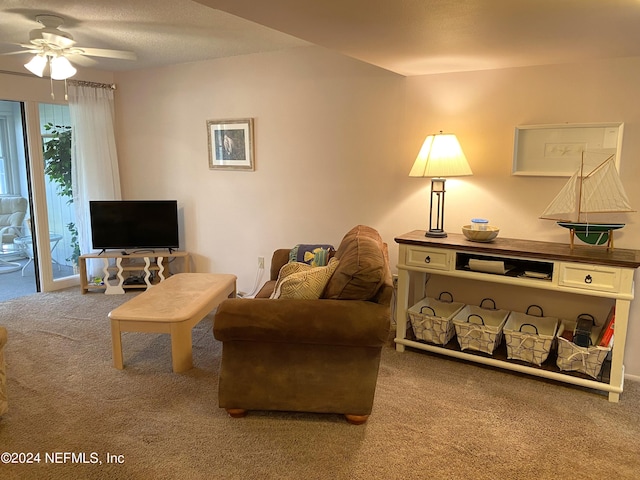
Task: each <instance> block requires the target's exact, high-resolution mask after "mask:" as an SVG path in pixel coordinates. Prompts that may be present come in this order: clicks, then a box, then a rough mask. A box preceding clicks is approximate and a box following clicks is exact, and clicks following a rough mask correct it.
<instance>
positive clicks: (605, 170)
mask: <svg viewBox="0 0 640 480" xmlns="http://www.w3.org/2000/svg"><path fill="white" fill-rule="evenodd" d="M580 211H581V212H584V213H605V212H633V209H632V208H631V204H630V203H629V198H628V197H627V193H626V192H625V191H624V187H623V186H622V182H621V181H620V177H619V176H618V171H617V170H616V166H615V165H614V163H613V157H610V160H607V161H605V162H604V163H603V164H602V165H600V166H599V167H598V168H597V169H596V170H594V171H593V172H592V173H591V174H590V175H589V176H588V177H586V178H585V179H584V180H583V182H582V203H581V205H580Z"/></svg>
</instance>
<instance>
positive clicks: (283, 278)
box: [270, 258, 340, 300]
mask: <svg viewBox="0 0 640 480" xmlns="http://www.w3.org/2000/svg"><path fill="white" fill-rule="evenodd" d="M339 263H340V262H339V261H338V260H336V259H335V258H332V259H331V260H329V263H328V264H327V265H326V266H324V267H312V266H311V265H307V264H306V263H300V262H292V263H287V264H286V265H284V266H283V267H282V268H281V269H280V274H279V275H278V281H277V282H276V286H275V288H274V290H273V293H272V294H271V297H270V298H301V299H308V300H315V299H318V298H320V295H322V292H323V291H324V287H326V285H327V282H328V281H329V279H330V278H331V275H333V272H334V271H335V269H336V267H337V266H338V264H339Z"/></svg>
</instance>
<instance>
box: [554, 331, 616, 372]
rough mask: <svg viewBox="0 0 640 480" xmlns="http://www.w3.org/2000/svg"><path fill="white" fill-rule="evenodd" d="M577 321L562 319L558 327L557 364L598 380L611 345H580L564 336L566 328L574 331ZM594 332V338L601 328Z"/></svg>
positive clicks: (563, 368) (564, 368)
mask: <svg viewBox="0 0 640 480" xmlns="http://www.w3.org/2000/svg"><path fill="white" fill-rule="evenodd" d="M575 328H576V322H574V321H572V320H562V321H561V322H560V327H559V328H558V335H557V336H558V359H557V360H556V365H557V366H558V368H559V369H560V370H566V371H573V372H580V373H586V374H587V375H589V376H590V377H593V378H595V379H596V380H597V379H598V377H599V376H600V370H602V364H603V363H604V361H605V359H606V358H607V355H609V352H610V351H611V347H600V346H596V345H594V346H591V347H580V346H579V345H576V344H575V343H573V342H571V341H569V340H567V339H566V338H564V337H562V334H563V333H564V331H565V330H569V331H573V330H574V329H575ZM601 328H602V327H600V328H597V329H596V330H597V331H594V332H592V338H598V335H599V330H600V329H601Z"/></svg>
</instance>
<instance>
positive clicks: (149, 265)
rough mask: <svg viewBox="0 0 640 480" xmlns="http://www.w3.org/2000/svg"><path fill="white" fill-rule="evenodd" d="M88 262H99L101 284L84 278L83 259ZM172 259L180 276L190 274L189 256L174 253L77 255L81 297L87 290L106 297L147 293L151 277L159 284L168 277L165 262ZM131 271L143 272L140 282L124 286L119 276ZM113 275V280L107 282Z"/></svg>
mask: <svg viewBox="0 0 640 480" xmlns="http://www.w3.org/2000/svg"><path fill="white" fill-rule="evenodd" d="M91 258H96V259H101V260H102V263H103V269H102V272H103V278H102V283H95V282H90V281H89V279H88V278H87V259H91ZM176 258H178V259H181V263H182V271H183V272H185V273H188V272H190V271H191V265H190V256H189V253H188V252H180V251H177V250H169V251H164V252H160V251H158V252H141V253H127V252H121V251H114V252H109V251H106V250H102V251H101V252H99V253H87V254H84V255H80V257H78V269H79V274H80V289H81V291H82V293H83V294H84V293H87V292H88V291H89V290H104V293H105V294H107V295H114V294H122V293H124V291H125V289H133V288H138V289H140V288H144V289H148V288H149V287H151V286H153V283H152V280H151V279H152V277H153V278H157V281H158V282H162V281H163V280H165V278H166V277H168V276H170V275H171V273H170V272H169V269H168V266H169V259H176ZM123 260H125V261H123ZM131 271H141V272H144V282H142V283H127V282H126V278H125V277H124V275H123V274H124V272H131ZM152 272H153V274H152ZM114 273H115V279H112V280H110V278H111V277H112V274H114Z"/></svg>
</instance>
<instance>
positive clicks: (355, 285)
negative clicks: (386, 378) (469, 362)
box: [214, 225, 392, 424]
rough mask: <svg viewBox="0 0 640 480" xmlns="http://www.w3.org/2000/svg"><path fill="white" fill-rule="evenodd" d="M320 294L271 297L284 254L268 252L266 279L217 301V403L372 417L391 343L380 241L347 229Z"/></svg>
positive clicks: (239, 412)
mask: <svg viewBox="0 0 640 480" xmlns="http://www.w3.org/2000/svg"><path fill="white" fill-rule="evenodd" d="M334 258H335V259H337V261H338V262H337V267H335V271H334V272H333V275H332V276H331V278H330V279H329V281H328V283H327V284H326V286H325V288H324V290H323V292H322V295H321V297H322V298H319V299H318V298H315V299H308V298H277V299H273V298H269V297H270V296H271V294H272V292H273V291H274V287H275V285H276V282H277V280H278V274H279V272H280V270H281V267H282V266H283V265H285V264H286V263H287V262H288V260H289V250H276V251H275V252H274V254H273V258H272V263H271V278H270V281H269V282H267V283H266V284H265V286H264V287H263V288H262V290H261V291H260V292H259V293H258V295H257V296H256V298H253V299H242V298H236V299H229V300H225V301H224V302H223V303H222V304H221V305H220V306H219V308H218V311H217V312H216V315H215V320H214V335H215V338H216V339H218V340H220V341H222V342H223V350H222V363H221V370H220V379H219V406H220V407H221V408H225V409H226V410H227V411H228V412H229V414H230V415H232V416H244V415H245V414H246V412H247V410H280V411H300V412H322V413H339V414H344V415H345V416H346V418H347V420H349V421H350V422H351V423H356V424H358V423H364V422H365V421H366V420H367V418H368V416H369V414H370V413H371V410H372V405H373V398H374V393H375V388H376V382H377V377H378V367H379V364H380V354H381V350H382V346H383V345H384V343H385V342H386V341H387V340H388V338H389V328H390V325H389V324H390V312H389V306H390V301H391V293H392V284H391V273H390V269H389V263H388V256H387V251H386V244H384V243H383V242H382V240H381V238H380V236H379V235H378V233H377V232H376V231H375V230H373V229H372V228H369V227H366V226H362V225H358V226H357V227H354V228H353V229H352V230H351V231H350V232H349V233H347V235H345V238H344V239H343V240H342V242H341V244H340V246H339V247H338V249H337V250H336V252H335V256H334Z"/></svg>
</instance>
